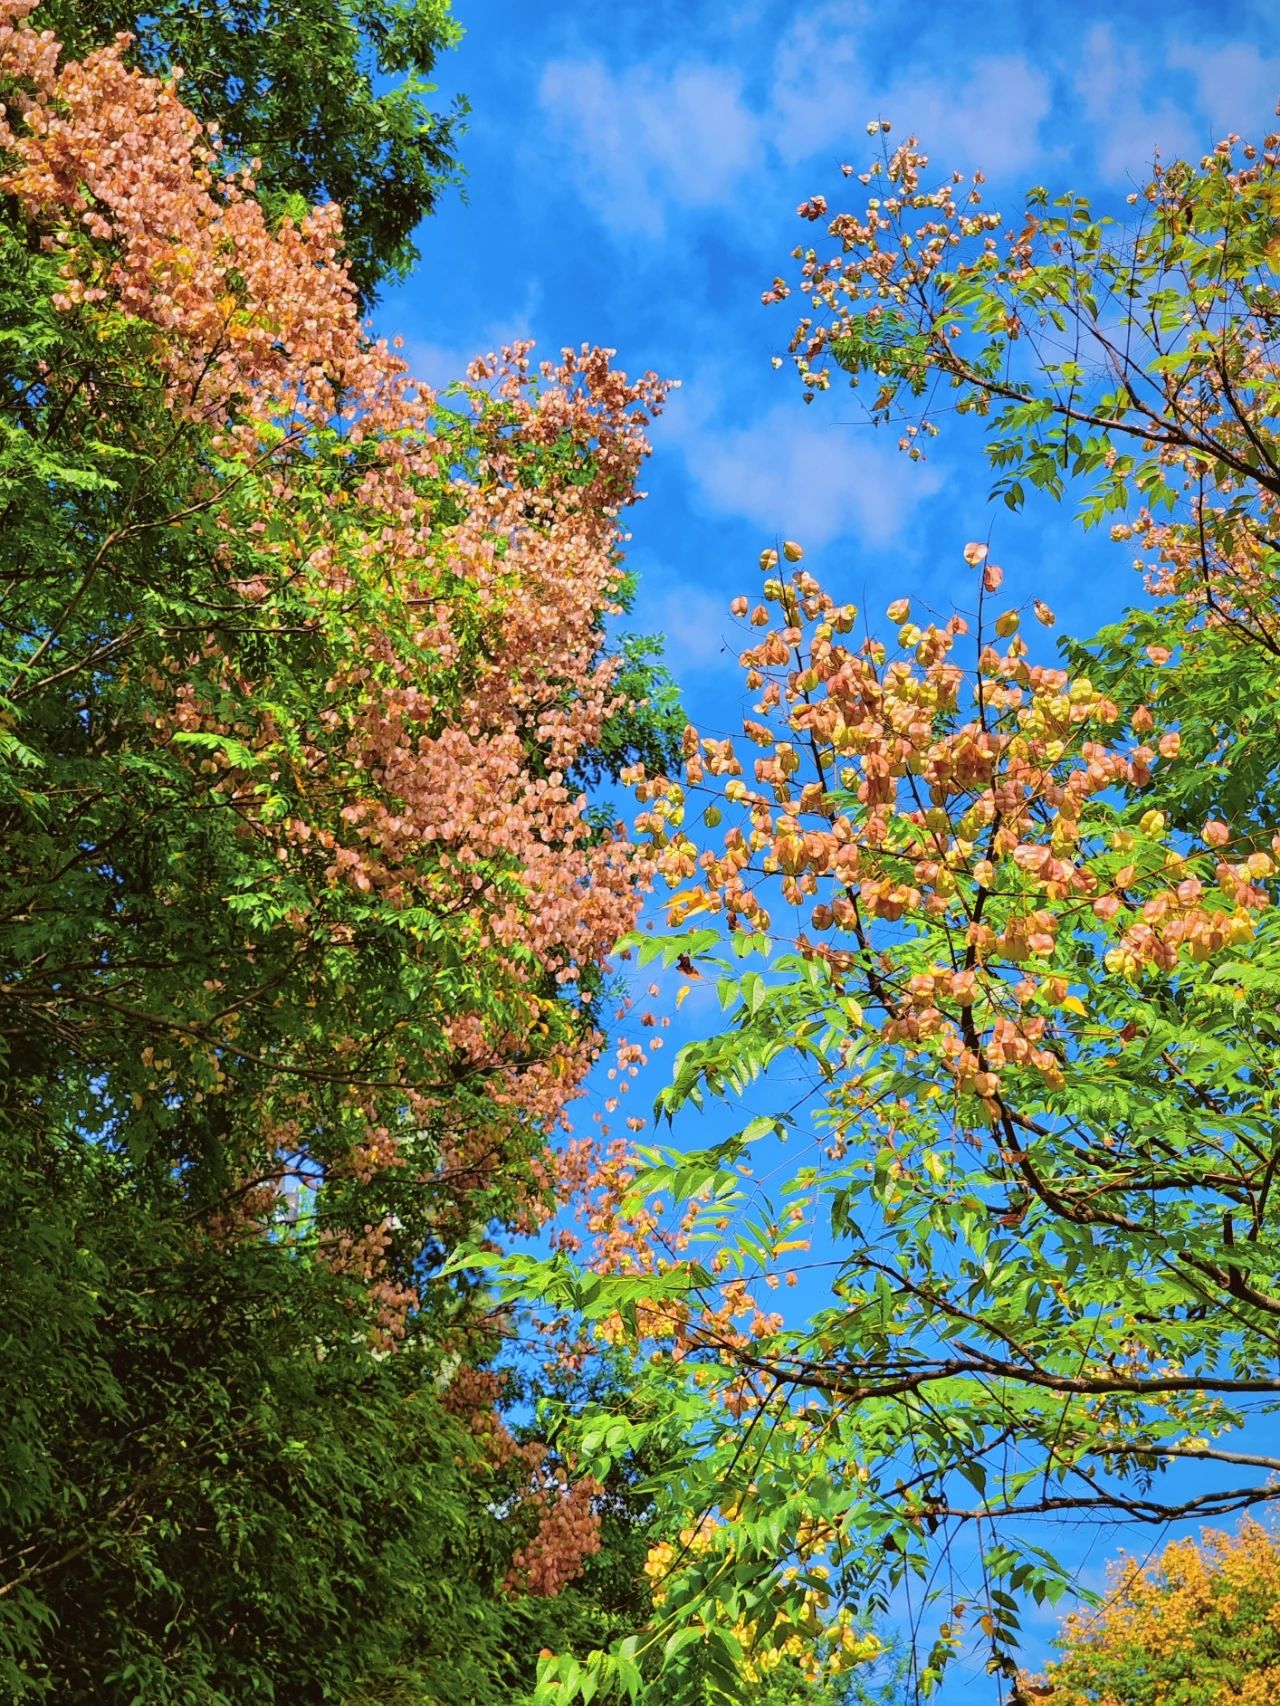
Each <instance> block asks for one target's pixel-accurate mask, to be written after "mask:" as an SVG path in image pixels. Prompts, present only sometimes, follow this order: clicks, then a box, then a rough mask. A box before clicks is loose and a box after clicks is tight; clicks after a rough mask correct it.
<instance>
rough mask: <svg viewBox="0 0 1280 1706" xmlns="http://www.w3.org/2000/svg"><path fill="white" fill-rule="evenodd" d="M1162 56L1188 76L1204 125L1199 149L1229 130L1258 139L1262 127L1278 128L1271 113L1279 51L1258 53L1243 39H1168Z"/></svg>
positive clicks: (1279, 77)
mask: <svg viewBox="0 0 1280 1706" xmlns="http://www.w3.org/2000/svg"><path fill="white" fill-rule="evenodd" d="M1168 62H1169V64H1170V65H1171V66H1173V67H1174V68H1176V69H1178V70H1181V71H1185V72H1186V73H1187V75H1188V76H1189V77H1190V79H1191V83H1192V86H1193V87H1194V89H1195V92H1196V99H1197V101H1198V104H1199V106H1200V110H1201V112H1202V113H1203V114H1204V117H1205V121H1206V124H1207V127H1208V128H1207V131H1206V133H1205V135H1204V137H1203V139H1202V140H1203V145H1204V148H1205V149H1208V148H1209V147H1210V146H1211V145H1212V142H1218V141H1220V140H1221V139H1222V137H1223V136H1225V135H1226V134H1227V132H1228V131H1231V130H1234V131H1238V132H1239V133H1240V134H1242V135H1244V136H1248V137H1250V138H1251V139H1252V140H1254V141H1261V139H1262V135H1263V133H1264V132H1265V131H1270V130H1276V129H1277V128H1280V126H1278V125H1277V123H1276V118H1275V112H1276V102H1277V100H1280V55H1278V54H1272V55H1267V54H1264V53H1259V52H1258V50H1257V48H1256V47H1254V46H1253V45H1252V44H1249V43H1245V42H1232V43H1229V44H1228V45H1225V46H1219V47H1215V46H1212V45H1210V44H1209V43H1207V42H1192V41H1174V42H1173V43H1172V44H1171V45H1170V48H1169V54H1168ZM1211 139H1212V140H1211Z"/></svg>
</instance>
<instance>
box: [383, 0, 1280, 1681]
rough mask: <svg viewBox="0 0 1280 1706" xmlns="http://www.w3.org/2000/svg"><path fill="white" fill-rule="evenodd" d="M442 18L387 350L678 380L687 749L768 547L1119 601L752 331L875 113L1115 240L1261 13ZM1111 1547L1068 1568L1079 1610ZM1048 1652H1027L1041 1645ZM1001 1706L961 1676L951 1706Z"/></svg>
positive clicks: (1100, 1546) (773, 338)
mask: <svg viewBox="0 0 1280 1706" xmlns="http://www.w3.org/2000/svg"><path fill="white" fill-rule="evenodd" d="M457 5H458V11H459V18H460V21H461V23H462V24H463V25H464V27H465V29H466V31H467V35H466V38H465V40H464V42H463V45H462V47H461V48H460V50H459V51H458V52H457V53H456V54H453V55H451V56H450V59H449V62H448V63H447V64H446V65H444V66H442V67H441V68H440V72H441V85H442V90H443V91H444V92H446V93H448V92H452V91H453V90H454V89H460V90H465V92H466V94H467V95H468V97H469V98H470V100H471V103H472V109H473V111H472V119H471V126H470V130H469V132H468V134H467V135H466V137H465V138H464V141H463V147H462V153H463V159H464V161H465V164H466V167H467V173H468V191H467V196H468V199H467V200H466V202H465V203H464V202H462V201H460V200H458V199H457V198H449V199H448V200H447V201H446V202H445V204H444V206H443V207H442V209H441V211H440V212H439V213H438V214H437V216H436V217H435V218H433V219H432V220H431V221H429V222H428V224H427V225H426V226H424V228H423V230H422V232H421V236H420V242H421V247H422V260H421V262H420V264H419V266H418V267H417V269H416V270H415V272H414V274H413V276H412V278H411V279H409V280H408V281H407V282H406V283H405V284H404V285H403V286H401V287H399V288H398V289H396V290H395V291H393V292H390V293H388V295H387V297H386V300H385V301H384V303H383V305H382V307H381V309H380V311H379V314H378V326H379V329H380V330H382V331H384V332H385V333H387V334H392V333H400V334H402V335H403V336H404V338H405V340H406V355H407V356H408V358H409V360H410V363H411V365H412V366H413V368H414V369H415V371H416V372H417V373H418V374H419V375H420V376H421V377H423V378H425V379H428V380H431V381H432V382H435V383H443V382H445V381H447V380H449V379H452V378H457V377H459V376H460V375H461V373H462V371H463V369H464V367H465V365H466V363H467V362H468V361H469V360H470V359H471V358H472V357H473V356H474V355H476V354H481V353H484V352H486V351H488V350H491V349H494V348H496V347H497V346H499V345H500V344H501V343H503V342H505V341H509V340H510V339H512V338H516V337H521V338H523V337H532V338H535V339H536V340H537V342H538V344H539V345H540V347H541V348H542V349H543V350H544V351H546V352H549V353H551V352H554V351H556V350H558V349H559V348H560V347H561V346H562V345H564V344H573V345H577V344H581V343H583V342H590V343H600V344H606V345H609V346H611V347H614V348H616V349H617V350H618V352H619V353H618V360H619V363H620V364H621V365H622V366H623V367H624V368H626V369H627V370H628V371H630V372H637V371H641V370H643V369H646V368H653V369H656V370H657V371H658V372H659V373H662V374H664V375H667V376H670V377H672V378H678V379H679V380H680V381H681V389H680V391H679V392H678V393H677V394H676V395H675V397H674V398H673V399H672V402H671V405H670V407H669V409H668V412H667V414H666V415H665V416H664V417H663V419H662V420H661V421H660V422H659V423H658V426H657V428H656V430H655V433H654V456H653V460H652V462H651V463H650V465H649V468H648V470H647V473H646V477H645V480H644V484H645V487H646V489H647V490H648V492H649V494H650V496H649V499H648V501H647V502H646V503H645V504H643V505H642V506H640V508H639V509H638V510H637V511H635V512H633V515H632V518H631V523H630V525H631V528H632V532H633V535H634V539H633V544H632V546H631V548H630V562H631V565H632V566H633V568H635V569H636V571H637V572H638V574H639V577H640V594H639V598H638V602H637V608H636V612H635V615H634V618H633V621H632V623H631V626H633V627H634V628H637V629H639V630H641V631H654V630H658V631H661V632H663V633H664V634H665V635H666V636H667V657H668V661H669V664H670V667H671V668H672V669H673V671H674V673H675V674H676V675H677V677H678V678H679V680H680V682H681V685H682V687H683V689H684V693H685V698H686V704H687V707H688V710H689V713H690V717H691V719H692V720H693V721H694V722H695V723H697V724H698V725H699V726H700V727H701V728H702V729H703V730H704V731H705V732H712V733H731V732H734V731H735V730H736V728H737V726H738V721H739V717H740V713H741V709H742V708H743V706H744V704H745V698H744V695H743V692H742V690H741V687H740V682H739V673H738V671H737V669H736V666H735V662H734V641H733V638H732V624H731V622H730V620H729V617H728V611H727V606H728V602H729V599H730V598H731V597H732V596H733V595H734V594H735V593H737V592H740V591H749V590H752V589H753V587H754V584H755V582H756V580H757V578H758V570H757V568H756V561H757V557H758V555H759V552H760V550H761V549H762V547H764V546H766V545H769V544H773V543H774V542H775V541H776V540H777V539H779V538H783V537H786V538H794V539H797V540H799V541H800V542H801V543H802V544H803V545H804V546H805V549H806V561H807V565H808V566H809V567H811V568H812V569H813V570H814V572H815V573H816V574H817V575H818V576H819V578H820V579H821V580H822V581H823V582H824V583H825V584H827V585H828V586H829V587H830V588H831V590H832V591H833V592H836V593H837V594H838V595H839V596H841V597H849V598H852V599H854V600H855V601H856V602H858V603H859V604H861V605H862V606H863V607H864V608H865V609H866V611H867V613H868V615H869V617H870V618H871V619H872V620H873V621H874V620H877V619H879V618H880V616H881V613H882V612H883V609H884V605H885V604H886V603H887V602H888V601H889V600H890V599H891V598H893V597H895V596H897V595H899V594H903V593H909V594H911V595H913V596H914V597H916V598H917V599H923V600H926V601H930V602H932V603H934V604H935V605H936V606H938V607H940V608H942V609H946V608H948V607H949V606H950V604H951V603H952V602H953V601H961V602H963V600H964V598H965V595H966V594H967V592H968V590H969V587H970V585H971V579H972V571H970V570H967V569H966V567H965V565H964V563H963V561H962V559H961V550H962V548H963V545H964V543H965V541H966V540H968V539H973V538H986V537H987V535H988V532H989V531H990V532H991V538H992V550H993V556H995V557H996V558H997V559H998V560H999V561H1000V562H1001V564H1002V565H1003V566H1004V569H1005V573H1006V582H1005V585H1006V590H1007V591H1008V593H1009V594H1010V602H1022V601H1024V600H1029V599H1031V598H1032V597H1040V598H1044V599H1045V600H1046V601H1047V602H1048V603H1049V604H1050V605H1051V606H1052V607H1053V608H1054V609H1055V610H1056V611H1057V612H1058V616H1059V622H1060V626H1061V627H1062V628H1063V629H1066V630H1067V631H1074V632H1077V633H1086V632H1089V631H1091V630H1092V629H1093V628H1094V627H1096V626H1097V625H1098V624H1099V623H1100V622H1101V621H1103V620H1106V619H1107V618H1109V617H1111V616H1113V615H1115V614H1116V613H1117V612H1118V611H1119V610H1120V609H1121V608H1122V607H1123V605H1124V604H1125V603H1126V602H1129V601H1131V600H1133V599H1134V598H1136V597H1137V595H1138V585H1137V581H1136V577H1135V576H1134V575H1133V572H1132V570H1131V568H1130V567H1129V563H1128V559H1127V556H1126V554H1125V552H1124V549H1123V547H1120V546H1113V545H1112V544H1111V543H1110V542H1109V541H1106V540H1104V539H1100V538H1094V539H1090V540H1086V539H1085V538H1084V537H1083V536H1082V535H1081V533H1080V532H1079V530H1078V529H1077V528H1076V527H1074V526H1073V524H1072V519H1071V516H1072V506H1071V504H1070V502H1067V503H1065V504H1063V505H1062V506H1060V507H1056V508H1055V507H1054V506H1052V505H1049V504H1047V503H1046V504H1037V505H1035V506H1032V507H1030V508H1029V509H1028V511H1027V512H1025V513H1024V514H1022V515H1020V516H1012V515H1010V514H1009V513H1008V512H1007V511H1005V510H1004V509H1003V508H1001V509H999V510H996V509H993V508H992V507H991V506H990V505H989V504H988V502H987V490H988V486H989V483H990V482H989V479H988V477H987V472H986V468H985V465H984V463H983V461H982V458H981V454H980V440H979V438H978V437H977V435H976V434H975V433H970V434H966V433H965V431H963V430H961V429H954V430H953V429H948V431H947V433H946V434H945V435H944V436H943V438H941V439H940V440H939V441H937V443H936V445H935V446H934V447H933V448H932V449H931V451H930V455H929V459H928V461H927V462H926V463H925V464H923V465H912V464H911V463H909V462H908V461H907V460H906V459H905V458H904V457H902V456H901V455H900V454H899V453H898V452H897V450H896V448H895V440H894V438H892V437H890V436H889V435H887V434H876V433H875V432H874V431H873V430H872V429H871V428H869V427H868V426H866V425H865V424H862V423H861V422H860V420H859V409H858V407H857V406H856V405H855V403H854V401H853V400H852V398H850V397H849V396H848V394H847V393H845V394H842V393H840V392H838V391H833V393H832V394H831V395H829V396H827V397H825V398H819V399H818V401H817V402H816V403H815V404H814V405H813V406H812V407H811V408H806V407H805V405H804V404H803V402H802V400H801V394H800V388H799V385H798V383H797V382H796V380H795V378H794V376H793V374H792V373H791V371H790V370H789V368H785V369H784V370H783V371H782V372H776V371H775V370H774V369H773V367H772V365H771V357H772V356H774V355H775V354H779V353H782V352H783V351H784V350H785V346H786V343H787V339H788V337H789V335H790V331H791V324H792V314H791V305H784V306H782V307H774V308H769V309H766V308H764V307H762V306H761V305H760V292H761V291H762V290H763V289H764V288H766V287H767V285H768V284H769V282H770V280H771V279H772V278H773V276H774V274H775V273H777V272H783V273H786V272H787V271H788V266H789V262H788V254H789V251H790V249H791V248H792V246H793V245H794V244H796V243H797V242H799V241H801V240H802V239H803V240H811V239H812V236H813V232H812V229H811V228H810V227H807V226H802V225H801V223H800V222H799V221H798V220H797V218H796V215H795V208H796V206H797V204H798V203H799V202H800V201H802V200H804V199H805V198H806V197H808V196H809V195H811V194H813V193H815V192H824V193H826V194H827V195H828V197H829V198H830V201H831V204H832V208H833V210H835V209H836V208H838V207H840V206H841V205H842V200H841V198H842V197H849V192H850V191H851V190H856V188H857V185H856V181H855V182H854V183H853V184H852V185H850V184H846V182H845V180H844V179H843V178H842V177H841V176H840V172H839V167H840V164H841V163H842V162H843V161H849V162H851V163H852V164H854V165H855V166H856V167H858V168H859V169H861V167H862V166H863V164H864V163H865V162H866V160H868V159H869V158H870V157H871V153H872V150H873V147H874V144H873V143H872V142H871V140H870V138H868V136H867V134H866V124H867V122H868V120H870V119H873V118H888V119H890V120H892V122H893V125H894V132H895V134H905V133H907V132H914V133H915V134H916V135H918V136H919V138H920V141H921V144H922V146H923V147H924V148H925V150H926V151H927V152H928V154H929V155H930V157H931V159H932V160H933V162H934V164H935V165H936V166H937V167H938V168H941V169H944V170H949V169H951V168H952V167H955V168H957V169H959V170H962V171H966V172H967V171H971V170H972V169H974V168H975V167H981V168H982V169H983V170H984V171H985V172H986V174H987V177H988V181H989V186H990V189H989V195H988V203H989V205H994V206H996V207H999V208H1001V209H1002V210H1003V211H1006V212H1007V213H1008V216H1009V220H1010V223H1013V222H1014V221H1015V220H1016V218H1017V212H1018V209H1019V208H1020V205H1021V192H1022V191H1023V190H1025V189H1026V188H1027V187H1029V186H1030V185H1032V184H1037V183H1044V184H1047V185H1048V186H1049V187H1050V188H1051V190H1053V191H1054V192H1055V193H1057V192H1060V191H1065V190H1067V189H1073V190H1077V191H1080V192H1082V193H1085V194H1087V195H1089V196H1091V197H1092V198H1094V199H1095V202H1096V203H1098V204H1100V205H1102V206H1104V207H1107V208H1111V209H1114V210H1115V211H1116V212H1119V213H1122V212H1123V206H1124V196H1125V194H1126V192H1127V191H1128V190H1129V189H1131V188H1133V187H1134V186H1135V185H1136V184H1137V183H1139V182H1141V181H1143V179H1144V177H1145V168H1146V167H1147V166H1148V165H1149V163H1150V160H1151V157H1152V154H1153V151H1154V150H1156V149H1157V148H1158V149H1159V150H1160V151H1161V152H1162V154H1163V155H1164V156H1166V157H1169V156H1171V155H1176V154H1191V155H1195V156H1198V155H1199V154H1201V153H1203V152H1205V151H1206V150H1207V149H1208V148H1210V147H1212V145H1213V144H1214V143H1215V142H1216V141H1217V140H1218V139H1219V138H1220V137H1221V136H1223V135H1224V134H1225V133H1227V132H1228V131H1232V130H1235V131H1239V132H1241V133H1243V134H1245V135H1252V136H1257V137H1260V136H1261V134H1262V133H1263V132H1264V131H1265V130H1267V129H1270V128H1272V126H1273V122H1274V121H1273V118H1272V115H1273V113H1274V109H1275V104H1276V100H1277V97H1280V37H1277V34H1276V31H1275V29H1274V12H1273V7H1272V4H1270V3H1268V0H1259V3H1256V4H1252V3H1249V0H1226V3H1221V4H1215V5H1213V6H1210V5H1208V4H1206V3H1205V0H1195V3H1185V0H1184V3H1182V4H1178V3H1173V4H1165V5H1162V6H1160V7H1159V8H1157V7H1155V6H1150V5H1145V4H1142V5H1140V4H1133V3H1130V4H1128V5H1120V6H1110V7H1107V6H1102V5H1098V4H1093V3H1084V4H1076V5H1071V6H1067V5H1064V4H1051V3H1048V0H1023V3H1021V4H1018V3H1015V0H989V3H987V4H981V3H977V4H965V5H960V4H956V3H954V0H939V3H935V4H933V5H921V4H918V3H916V4H909V5H898V6H882V7H878V8H877V7H872V6H870V5H865V4H860V3H859V0H828V3H823V4H817V5H813V6H809V7H797V6H795V5H794V4H784V3H782V0H739V3H738V4H728V5H726V4H724V3H723V0H610V3H609V4H603V3H601V0H579V3H578V4H575V5H571V4H568V3H562V0H457ZM1268 49H1270V50H1271V51H1268ZM849 199H851V197H849ZM700 1010H701V1018H702V1022H704V1023H705V1022H708V1015H707V1014H706V1012H705V1002H702V1001H699V1000H694V1001H690V1002H689V1003H688V1005H687V1006H686V1008H685V1010H684V1014H683V1016H682V1017H683V1019H684V1020H685V1021H691V1022H693V1023H695V1024H696V1023H698V1022H699V1014H700ZM654 1087H656V1085H655V1086H654ZM645 1099H646V1100H647V1098H645ZM765 1106H766V1104H765V1103H763V1102H762V1103H760V1104H759V1106H758V1107H756V1108H752V1109H751V1110H750V1111H763V1110H764V1108H765ZM711 1135H715V1134H714V1133H710V1132H708V1131H706V1130H699V1131H698V1132H697V1133H696V1134H691V1135H689V1138H688V1140H689V1141H694V1142H699V1141H706V1140H707V1138H708V1137H709V1136H711ZM679 1136H680V1133H679V1131H677V1138H679ZM1152 1538H1154V1536H1146V1537H1145V1538H1144V1536H1143V1535H1141V1534H1139V1535H1135V1536H1134V1537H1133V1540H1132V1544H1133V1545H1134V1546H1135V1548H1141V1549H1145V1544H1146V1543H1147V1542H1148V1541H1149V1540H1150V1539H1152ZM1117 1544H1118V1537H1117V1536H1115V1535H1114V1534H1110V1535H1104V1536H1101V1537H1100V1536H1099V1535H1098V1534H1097V1533H1096V1532H1093V1533H1089V1532H1085V1531H1081V1532H1080V1534H1079V1536H1078V1538H1071V1539H1070V1540H1069V1541H1067V1545H1068V1547H1069V1549H1070V1550H1071V1552H1072V1553H1073V1555H1074V1556H1075V1557H1076V1558H1077V1559H1078V1560H1079V1561H1080V1563H1081V1565H1082V1568H1083V1573H1084V1575H1085V1577H1086V1579H1087V1580H1090V1581H1091V1582H1092V1583H1094V1585H1100V1582H1101V1561H1102V1559H1104V1558H1105V1557H1107V1556H1109V1555H1112V1554H1113V1553H1114V1551H1115V1549H1116V1546H1117ZM1051 1626H1052V1619H1048V1618H1046V1619H1044V1620H1043V1622H1042V1623H1041V1624H1040V1625H1038V1626H1037V1627H1036V1628H1035V1629H1034V1630H1033V1631H1032V1634H1033V1650H1034V1648H1035V1647H1036V1646H1038V1645H1039V1643H1040V1639H1041V1637H1042V1636H1043V1634H1045V1633H1047V1631H1048V1629H1049V1628H1050V1627H1051ZM996 1697H997V1689H996V1687H995V1685H994V1684H993V1683H992V1682H990V1681H987V1680H986V1679H982V1678H981V1677H980V1674H979V1673H975V1672H974V1671H968V1672H967V1674H966V1676H965V1678H964V1679H963V1680H961V1681H959V1682H958V1683H957V1685H956V1686H955V1688H954V1689H952V1690H950V1691H949V1692H948V1694H947V1695H946V1696H945V1700H946V1701H948V1702H959V1701H965V1700H971V1699H972V1700H982V1701H991V1702H994V1701H995V1699H996Z"/></svg>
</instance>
